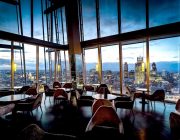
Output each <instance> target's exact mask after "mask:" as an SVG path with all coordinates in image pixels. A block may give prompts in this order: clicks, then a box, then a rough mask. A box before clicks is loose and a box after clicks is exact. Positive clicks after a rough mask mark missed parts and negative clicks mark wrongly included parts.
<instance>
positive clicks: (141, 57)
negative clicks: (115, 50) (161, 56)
mask: <svg viewBox="0 0 180 140" xmlns="http://www.w3.org/2000/svg"><path fill="white" fill-rule="evenodd" d="M122 53H123V85H122V86H123V87H122V88H123V93H125V86H130V87H132V88H136V87H142V88H146V43H138V44H130V45H123V47H122Z"/></svg>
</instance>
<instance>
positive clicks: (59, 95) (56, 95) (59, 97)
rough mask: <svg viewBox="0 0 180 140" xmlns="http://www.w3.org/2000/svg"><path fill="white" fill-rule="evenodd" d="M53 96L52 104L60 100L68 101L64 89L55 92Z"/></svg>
mask: <svg viewBox="0 0 180 140" xmlns="http://www.w3.org/2000/svg"><path fill="white" fill-rule="evenodd" d="M53 96H54V103H57V102H58V101H61V100H65V101H67V100H68V95H67V93H66V91H64V89H57V90H55V92H54V94H53Z"/></svg>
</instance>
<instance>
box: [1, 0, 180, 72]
mask: <svg viewBox="0 0 180 140" xmlns="http://www.w3.org/2000/svg"><path fill="white" fill-rule="evenodd" d="M99 2H100V3H99V5H100V7H99V9H100V31H101V33H100V34H101V37H104V36H109V35H114V34H117V33H118V16H117V4H116V0H99ZM29 5H30V0H22V18H23V30H24V35H25V36H30V7H29ZM149 6H150V7H149V25H150V27H154V26H159V25H163V24H168V23H174V22H179V21H180V8H179V7H180V0H149ZM40 8H41V7H40V0H35V1H34V37H35V38H37V39H42V27H41V24H42V21H41V11H40ZM63 11H64V10H63ZM82 12H83V26H84V28H83V31H84V40H89V39H94V38H97V31H96V17H95V15H96V11H95V1H94V0H82ZM63 13H64V12H63ZM63 15H65V14H63ZM63 18H64V19H65V16H63ZM64 25H65V23H64ZM144 28H145V0H121V31H122V33H124V32H130V31H134V30H139V29H144ZM64 29H65V30H66V28H65V27H64ZM0 30H3V31H9V32H12V33H16V34H17V33H18V27H17V21H16V8H15V6H12V5H9V4H6V3H4V2H0ZM45 32H46V28H45ZM60 32H61V29H60ZM65 40H66V42H67V38H65ZM54 41H55V39H54ZM0 43H2V44H3V43H6V42H5V41H3V40H0ZM8 43H10V42H8ZM60 43H62V36H61V40H60ZM145 45H146V44H145V43H139V44H131V45H125V46H123V62H128V63H135V62H136V59H137V57H138V56H143V57H144V58H146V55H145ZM118 49H119V48H118V46H117V45H113V46H109V47H107V48H105V47H103V48H102V50H101V51H102V62H118V61H119V54H118V52H119V50H118ZM34 51H35V47H34V46H31V45H27V44H26V45H25V53H26V61H27V64H28V65H27V67H28V68H29V69H30V68H31V66H35V53H33V52H34ZM160 51H161V53H159V52H160ZM40 52H41V54H42V51H40ZM9 56H10V51H9V50H4V49H0V63H1V66H0V69H2V68H6V67H7V68H8V66H9V64H8V63H10V60H9ZM15 57H16V58H15V60H18V57H19V52H16V53H15ZM7 58H8V59H7ZM97 60H98V56H97V50H88V51H86V59H85V61H86V62H87V63H91V62H92V63H94V62H95V63H97ZM159 61H162V62H163V61H175V62H180V37H175V38H169V39H162V40H156V41H150V62H159ZM40 65H43V55H40Z"/></svg>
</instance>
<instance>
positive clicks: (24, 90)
mask: <svg viewBox="0 0 180 140" xmlns="http://www.w3.org/2000/svg"><path fill="white" fill-rule="evenodd" d="M29 88H30V86H23V87H22V88H21V89H20V90H19V91H18V92H17V94H23V93H25V92H26V91H27V90H28V89H29Z"/></svg>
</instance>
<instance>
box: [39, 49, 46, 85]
mask: <svg viewBox="0 0 180 140" xmlns="http://www.w3.org/2000/svg"><path fill="white" fill-rule="evenodd" d="M39 83H40V84H42V83H46V75H45V63H44V47H39Z"/></svg>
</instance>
